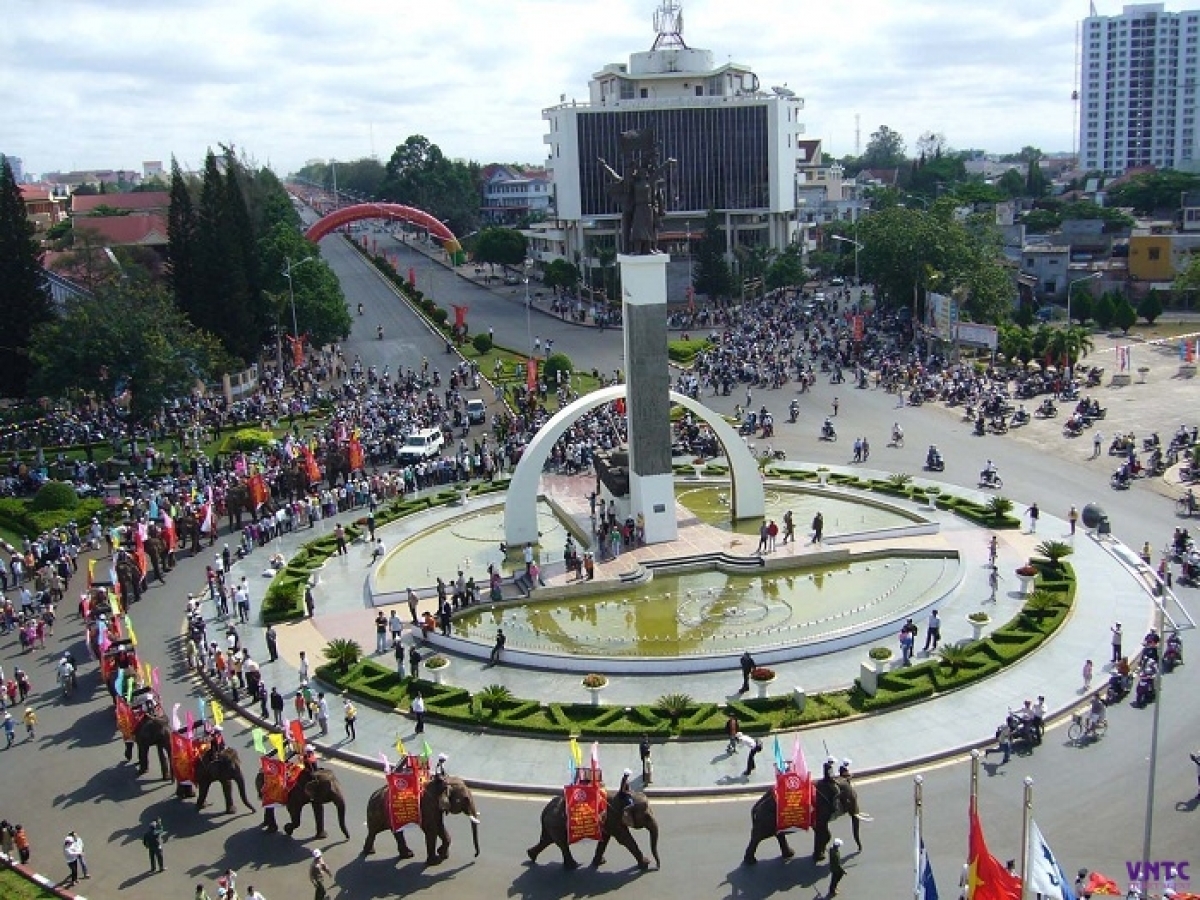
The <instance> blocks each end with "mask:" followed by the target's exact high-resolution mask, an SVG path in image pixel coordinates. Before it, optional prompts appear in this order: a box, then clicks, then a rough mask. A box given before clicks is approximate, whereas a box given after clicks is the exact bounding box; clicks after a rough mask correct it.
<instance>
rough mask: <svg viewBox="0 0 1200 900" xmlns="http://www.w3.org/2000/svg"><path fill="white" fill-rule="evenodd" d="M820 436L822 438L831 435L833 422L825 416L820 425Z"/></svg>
mask: <svg viewBox="0 0 1200 900" xmlns="http://www.w3.org/2000/svg"><path fill="white" fill-rule="evenodd" d="M821 435H822V436H823V437H830V436H832V435H833V420H832V419H830V418H829V416H826V417H825V421H824V422H823V423H821Z"/></svg>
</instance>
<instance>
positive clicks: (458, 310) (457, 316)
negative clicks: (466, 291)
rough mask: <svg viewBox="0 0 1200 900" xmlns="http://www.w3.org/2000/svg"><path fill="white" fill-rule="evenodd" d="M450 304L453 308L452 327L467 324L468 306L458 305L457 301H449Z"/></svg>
mask: <svg viewBox="0 0 1200 900" xmlns="http://www.w3.org/2000/svg"><path fill="white" fill-rule="evenodd" d="M450 306H451V307H452V308H453V309H454V327H455V328H462V327H463V326H464V325H466V324H467V310H468V309H469V308H470V307H467V306H465V305H463V306H460V305H459V304H457V303H451V304H450Z"/></svg>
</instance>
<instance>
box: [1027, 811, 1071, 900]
mask: <svg viewBox="0 0 1200 900" xmlns="http://www.w3.org/2000/svg"><path fill="white" fill-rule="evenodd" d="M1025 884H1026V886H1027V887H1028V889H1029V891H1030V892H1031V893H1034V894H1041V895H1042V896H1043V897H1046V898H1047V900H1075V893H1074V892H1073V891H1072V890H1071V880H1070V879H1069V878H1067V875H1066V873H1065V872H1064V871H1063V868H1062V866H1060V865H1059V864H1058V860H1057V859H1056V858H1055V856H1054V853H1053V852H1051V850H1050V845H1049V844H1047V843H1046V839H1045V838H1044V837H1042V832H1041V829H1039V828H1038V827H1037V823H1036V822H1034V821H1033V820H1032V819H1030V820H1029V843H1028V845H1027V846H1026V848H1025Z"/></svg>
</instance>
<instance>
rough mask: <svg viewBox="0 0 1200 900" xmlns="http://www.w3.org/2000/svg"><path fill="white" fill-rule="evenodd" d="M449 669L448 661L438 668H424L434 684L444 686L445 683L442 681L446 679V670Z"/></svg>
mask: <svg viewBox="0 0 1200 900" xmlns="http://www.w3.org/2000/svg"><path fill="white" fill-rule="evenodd" d="M449 668H450V662H449V660H447V661H446V664H445V665H444V666H438V667H437V668H431V667H429V666H426V667H425V669H426V671H427V672H429V675H430V677H431V678H433V683H434V684H445V683H446V682H445V681H444V679H445V677H446V670H447V669H449Z"/></svg>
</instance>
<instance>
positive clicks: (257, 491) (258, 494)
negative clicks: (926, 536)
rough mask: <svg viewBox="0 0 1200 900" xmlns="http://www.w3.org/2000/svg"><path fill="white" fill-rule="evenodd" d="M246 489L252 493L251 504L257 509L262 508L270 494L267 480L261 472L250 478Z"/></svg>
mask: <svg viewBox="0 0 1200 900" xmlns="http://www.w3.org/2000/svg"><path fill="white" fill-rule="evenodd" d="M246 487H247V489H248V490H249V491H250V502H251V503H253V504H254V505H255V507H258V506H262V504H264V503H266V502H267V498H268V497H269V496H270V492H269V491H268V490H267V480H266V479H265V478H263V476H262V473H261V472H257V473H255V474H254V475H251V476H250V479H249V480H248V481H247V482H246Z"/></svg>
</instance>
